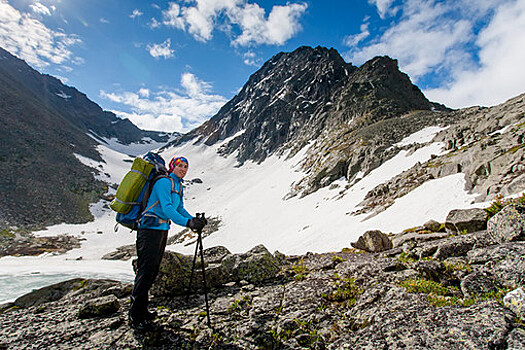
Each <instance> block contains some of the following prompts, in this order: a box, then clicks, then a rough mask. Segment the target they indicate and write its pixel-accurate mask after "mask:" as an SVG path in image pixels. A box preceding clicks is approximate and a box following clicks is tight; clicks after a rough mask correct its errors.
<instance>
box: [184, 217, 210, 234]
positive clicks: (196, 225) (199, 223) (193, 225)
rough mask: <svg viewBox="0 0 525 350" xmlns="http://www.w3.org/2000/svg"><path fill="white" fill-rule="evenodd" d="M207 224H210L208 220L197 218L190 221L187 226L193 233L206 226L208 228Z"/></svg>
mask: <svg viewBox="0 0 525 350" xmlns="http://www.w3.org/2000/svg"><path fill="white" fill-rule="evenodd" d="M207 223H208V220H206V218H204V217H196V218H192V219H189V220H188V224H187V226H188V227H189V228H190V229H191V230H192V231H200V230H202V229H203V228H204V226H206V224H207Z"/></svg>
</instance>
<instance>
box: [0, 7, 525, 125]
mask: <svg viewBox="0 0 525 350" xmlns="http://www.w3.org/2000/svg"><path fill="white" fill-rule="evenodd" d="M302 45H310V46H318V45H320V46H325V47H334V48H335V49H337V50H338V51H339V53H340V54H341V55H342V56H343V58H344V59H345V60H346V61H347V62H351V63H353V64H354V65H358V66H359V65H361V64H363V63H364V62H366V61H367V60H369V59H371V58H373V57H374V56H377V55H389V56H391V57H393V58H396V59H397V60H398V61H399V66H400V68H401V70H402V71H404V72H406V73H407V74H408V75H409V76H410V77H411V79H412V81H413V82H414V83H415V84H417V85H418V86H419V87H420V88H421V89H422V90H423V92H424V93H425V94H426V96H427V97H428V98H429V99H431V100H433V101H436V102H440V103H444V104H446V105H448V106H450V107H455V108H459V107H466V106H472V105H485V106H490V105H494V104H497V103H501V102H504V101H505V100H506V99H508V98H511V97H513V96H515V95H517V94H520V93H523V92H525V64H524V62H525V0H476V1H472V0H456V1H437V0H404V1H400V0H368V1H367V0H329V1H328V0H325V1H322V0H313V1H299V0H297V1H296V0H292V1H288V2H285V1H261V0H174V1H138V0H111V1H108V0H89V1H65V0H0V46H2V47H3V48H5V49H7V50H8V51H10V52H11V53H13V54H14V55H16V56H18V57H20V58H22V59H24V60H26V61H27V62H28V63H29V64H30V65H31V66H33V67H34V68H36V69H38V70H39V71H41V72H44V73H48V74H51V75H54V76H57V77H58V78H60V79H61V80H62V81H63V82H64V83H66V84H68V85H71V86H74V87H76V88H77V89H79V90H80V91H82V92H84V93H86V94H87V95H88V97H89V98H91V99H92V100H94V101H95V102H97V103H98V104H99V105H101V107H102V108H104V109H106V110H111V111H113V112H115V113H116V114H117V115H119V116H121V117H127V118H130V119H131V120H132V121H133V122H134V123H135V124H137V125H138V126H139V127H141V128H144V129H153V130H164V131H179V132H186V131H189V130H190V129H192V128H194V127H196V126H198V125H200V124H201V123H202V122H203V121H205V120H206V119H208V118H210V117H211V116H213V115H214V114H215V113H216V112H217V111H218V109H219V108H220V107H221V106H222V105H223V104H224V103H225V102H227V101H228V100H230V99H231V98H232V97H233V96H234V95H235V94H236V92H237V91H238V90H239V89H240V88H241V87H242V86H243V85H244V84H245V83H246V81H247V80H248V78H249V76H250V75H251V74H253V73H254V72H255V71H257V69H259V68H260V67H261V65H262V64H263V63H264V62H265V61H266V60H268V59H269V58H271V57H272V56H273V55H275V54H277V53H279V52H281V51H293V50H294V49H296V48H297V47H299V46H302Z"/></svg>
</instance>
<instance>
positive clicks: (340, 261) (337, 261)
mask: <svg viewBox="0 0 525 350" xmlns="http://www.w3.org/2000/svg"><path fill="white" fill-rule="evenodd" d="M332 261H333V262H334V263H336V264H339V263H342V262H343V261H346V260H345V259H343V258H341V257H340V256H337V255H334V256H332Z"/></svg>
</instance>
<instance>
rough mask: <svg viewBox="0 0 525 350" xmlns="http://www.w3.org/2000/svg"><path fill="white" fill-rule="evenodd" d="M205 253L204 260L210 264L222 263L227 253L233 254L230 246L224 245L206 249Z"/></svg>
mask: <svg viewBox="0 0 525 350" xmlns="http://www.w3.org/2000/svg"><path fill="white" fill-rule="evenodd" d="M203 253H204V261H206V263H209V264H215V263H220V262H221V261H222V259H223V258H224V257H225V256H226V255H228V254H231V252H230V251H229V250H228V248H226V247H223V246H216V247H211V248H208V249H204V252H203Z"/></svg>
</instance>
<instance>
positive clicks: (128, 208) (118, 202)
mask: <svg viewBox="0 0 525 350" xmlns="http://www.w3.org/2000/svg"><path fill="white" fill-rule="evenodd" d="M165 176H167V169H166V163H165V162H164V159H162V157H161V156H159V155H158V154H156V153H154V152H148V153H147V154H146V155H144V157H137V158H135V160H134V161H133V165H132V166H131V170H130V171H128V173H126V175H125V176H124V178H123V179H122V181H121V183H120V185H119V186H118V188H117V193H116V195H115V199H113V200H112V201H111V203H110V205H109V206H110V207H111V209H113V210H114V211H116V212H117V223H121V224H122V225H124V226H126V227H129V228H132V229H133V228H135V225H136V224H135V223H136V221H137V220H138V219H139V217H140V214H141V212H142V211H143V210H144V205H145V203H144V202H147V200H148V197H149V194H150V193H151V187H153V182H154V181H152V180H154V179H158V178H160V177H165Z"/></svg>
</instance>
